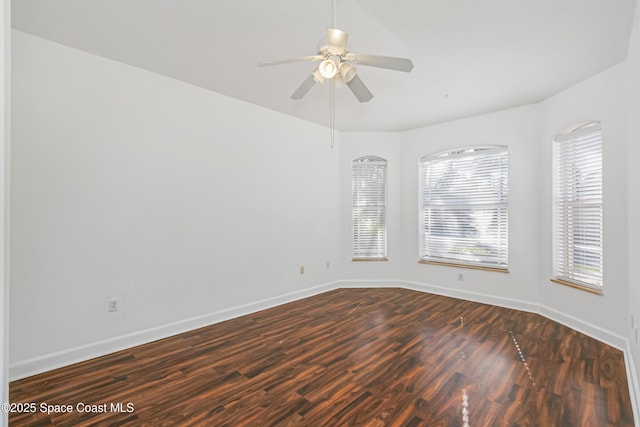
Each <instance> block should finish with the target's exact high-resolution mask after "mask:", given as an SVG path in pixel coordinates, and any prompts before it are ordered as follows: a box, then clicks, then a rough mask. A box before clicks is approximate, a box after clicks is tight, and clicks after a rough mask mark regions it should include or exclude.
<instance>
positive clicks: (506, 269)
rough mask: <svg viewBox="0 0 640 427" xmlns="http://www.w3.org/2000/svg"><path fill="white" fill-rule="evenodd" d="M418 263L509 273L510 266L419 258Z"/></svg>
mask: <svg viewBox="0 0 640 427" xmlns="http://www.w3.org/2000/svg"><path fill="white" fill-rule="evenodd" d="M418 264H427V265H442V266H445V267H457V268H468V269H471V270H484V271H493V272H496V273H508V272H509V269H508V268H498V267H482V266H479V265H471V264H456V263H453V262H442V261H427V260H423V259H421V260H419V261H418Z"/></svg>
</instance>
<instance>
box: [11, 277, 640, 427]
mask: <svg viewBox="0 0 640 427" xmlns="http://www.w3.org/2000/svg"><path fill="white" fill-rule="evenodd" d="M463 395H464V396H466V399H467V400H466V402H467V403H466V410H467V416H468V417H469V425H471V426H474V427H485V426H544V427H553V426H576V427H589V426H597V427H602V426H632V425H633V415H632V409H631V403H630V398H629V392H628V386H627V379H626V374H625V366H624V358H623V355H622V353H621V352H620V351H618V350H616V349H614V348H612V347H609V346H607V345H605V344H602V343H600V342H598V341H596V340H594V339H592V338H589V337H587V336H585V335H582V334H580V333H578V332H576V331H574V330H571V329H569V328H566V327H564V326H562V325H559V324H557V323H555V322H552V321H550V320H548V319H546V318H544V317H541V316H538V315H535V314H531V313H526V312H520V311H515V310H508V309H504V308H499V307H494V306H489V305H483V304H477V303H472V302H467V301H462V300H457V299H453V298H446V297H441V296H436V295H430V294H425V293H421V292H415V291H410V290H405V289H339V290H335V291H331V292H328V293H325V294H321V295H317V296H314V297H311V298H307V299H304V300H300V301H296V302H293V303H290V304H286V305H282V306H279V307H276V308H272V309H269V310H265V311H261V312H258V313H255V314H251V315H248V316H244V317H240V318H237V319H234V320H230V321H227V322H223V323H219V324H216V325H212V326H209V327H206V328H202V329H198V330H194V331H191V332H188V333H185V334H181V335H177V336H174V337H171V338H167V339H164V340H160V341H156V342H153V343H150V344H146V345H142V346H139V347H135V348H132V349H129V350H125V351H121V352H118V353H114V354H111V355H108V356H104V357H100V358H97V359H93V360H90V361H87V362H83V363H79V364H76V365H73V366H69V367H65V368H62V369H58V370H55V371H51V372H47V373H44V374H41V375H36V376H33V377H30V378H26V379H23V380H19V381H15V382H13V383H11V384H10V398H11V401H12V402H13V403H14V404H17V403H26V402H34V403H36V405H37V409H36V411H35V413H12V414H10V425H11V426H48V425H56V426H75V425H82V426H345V425H347V426H348V425H357V426H368V427H381V426H429V427H445V426H458V427H461V426H463V425H464V422H463ZM117 403H121V404H122V406H121V408H118V407H116V406H114V407H112V406H111V405H112V404H114V405H115V404H117ZM42 404H50V405H56V404H57V405H71V407H70V408H71V410H70V412H68V413H60V412H55V411H60V410H61V409H65V408H64V407H58V408H53V410H54V412H52V413H51V414H47V413H43V412H42V409H43V408H44V407H42ZM83 405H94V406H88V408H89V409H92V410H95V411H97V412H98V413H90V412H83V410H85V409H87V407H86V406H83ZM127 405H129V406H127ZM67 409H68V408H67ZM102 409H104V411H105V412H103V413H101V412H100V411H101V410H102ZM118 409H121V410H122V412H119V411H118Z"/></svg>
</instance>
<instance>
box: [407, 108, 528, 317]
mask: <svg viewBox="0 0 640 427" xmlns="http://www.w3.org/2000/svg"><path fill="white" fill-rule="evenodd" d="M539 120H540V108H539V106H537V105H531V106H525V107H521V108H514V109H510V110H506V111H500V112H496V113H492V114H486V115H482V116H477V117H472V118H468V119H463V120H457V121H454V122H448V123H444V124H439V125H435V126H430V127H426V128H422V129H417V130H414V131H410V132H405V133H404V134H403V141H402V147H403V151H402V164H403V177H402V203H403V204H402V211H403V228H402V238H403V253H402V259H403V261H404V264H403V272H404V279H405V280H408V281H411V282H415V283H418V284H426V285H433V286H440V287H444V288H446V289H448V293H453V294H456V292H458V293H460V294H461V295H462V294H469V293H476V294H479V298H478V299H482V298H481V296H487V295H488V296H492V297H496V298H502V299H505V300H511V302H517V303H518V304H517V305H522V304H519V303H521V302H523V301H524V302H529V303H534V304H535V303H537V302H538V301H539V291H538V281H537V279H538V274H539V273H538V272H539V268H540V265H539V259H538V247H539V246H538V235H539V234H540V224H539V218H538V215H537V213H536V208H537V206H538V203H539V200H538V195H539V190H538V179H537V176H538V172H539V169H538V158H539V155H538V141H539V139H540V138H539V137H540V129H539V125H538V123H539ZM477 145H506V146H508V150H509V273H506V274H505V273H496V272H488V271H480V270H469V269H461V268H452V267H444V266H438V265H425V264H418V262H417V261H418V233H417V224H418V162H419V159H420V158H421V157H423V156H426V155H430V154H434V153H438V152H441V151H445V150H449V149H453V148H457V147H467V146H477ZM459 273H462V274H463V275H464V277H463V279H464V280H463V281H460V280H458V274H459Z"/></svg>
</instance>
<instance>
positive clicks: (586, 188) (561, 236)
mask: <svg viewBox="0 0 640 427" xmlns="http://www.w3.org/2000/svg"><path fill="white" fill-rule="evenodd" d="M553 157H554V203H553V205H554V206H553V208H554V224H553V226H554V235H553V238H554V248H553V249H554V251H553V255H554V256H553V259H554V272H553V274H554V276H555V279H554V281H556V282H559V283H564V284H569V285H578V287H581V288H585V289H587V290H592V291H595V292H597V293H601V291H602V284H603V283H602V267H603V263H602V130H601V127H600V124H599V123H597V122H589V123H587V124H584V125H582V126H579V127H578V128H576V129H574V130H573V131H571V132H568V133H565V134H562V135H558V136H557V137H556V139H555V141H554V143H553Z"/></svg>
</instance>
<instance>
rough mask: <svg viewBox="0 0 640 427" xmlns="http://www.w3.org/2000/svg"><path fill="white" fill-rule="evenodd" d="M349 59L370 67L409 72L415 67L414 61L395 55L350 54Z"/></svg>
mask: <svg viewBox="0 0 640 427" xmlns="http://www.w3.org/2000/svg"><path fill="white" fill-rule="evenodd" d="M345 59H346V60H347V61H350V62H354V63H356V64H360V65H368V66H370V67H378V68H386V69H389V70H395V71H404V72H409V71H411V70H412V69H413V62H411V60H410V59H407V58H396V57H394V56H379V55H360V54H355V53H352V54H349V55H347V57H346V58H345Z"/></svg>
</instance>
